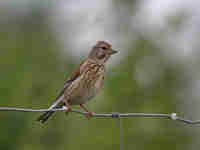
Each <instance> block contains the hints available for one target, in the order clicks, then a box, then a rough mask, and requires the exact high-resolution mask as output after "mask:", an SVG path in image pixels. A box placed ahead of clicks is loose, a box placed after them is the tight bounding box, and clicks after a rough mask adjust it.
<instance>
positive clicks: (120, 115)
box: [0, 106, 200, 125]
mask: <svg viewBox="0 0 200 150" xmlns="http://www.w3.org/2000/svg"><path fill="white" fill-rule="evenodd" d="M66 109H67V108H66V107H65V106H64V107H62V108H56V109H31V108H16V107H0V111H19V112H47V111H66ZM71 112H74V113H79V114H81V115H87V114H88V113H87V112H82V111H80V110H77V109H72V110H71ZM92 117H95V118H131V117H133V118H134V117H141V118H163V119H171V120H176V121H180V122H183V123H186V124H193V125H194V124H200V120H194V121H193V120H188V119H185V118H183V117H179V116H178V115H177V114H176V113H170V114H156V113H155V114H154V113H119V112H112V113H93V115H92Z"/></svg>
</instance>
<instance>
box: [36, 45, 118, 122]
mask: <svg viewBox="0 0 200 150" xmlns="http://www.w3.org/2000/svg"><path fill="white" fill-rule="evenodd" d="M117 52H118V51H116V50H114V49H112V45H111V44H109V43H108V42H106V41H97V42H96V44H95V45H94V46H93V47H92V49H91V51H90V53H89V55H88V57H87V58H86V59H85V60H83V61H82V63H81V64H80V65H79V67H78V68H77V69H76V70H75V71H74V72H73V73H72V74H71V76H70V77H68V78H67V80H66V81H65V82H64V88H63V89H62V90H61V92H60V93H59V94H58V96H57V97H56V99H55V102H54V103H53V104H52V105H51V106H50V107H49V110H51V109H55V108H62V107H63V106H65V107H66V112H70V111H71V105H80V107H81V108H82V109H83V110H84V111H85V112H87V118H88V119H89V118H90V117H92V115H93V113H92V112H89V111H88V109H87V108H86V107H85V106H84V104H85V103H87V102H88V101H90V100H91V99H93V98H94V97H95V96H97V95H98V94H99V92H100V91H101V89H102V88H103V85H104V79H105V76H106V67H105V65H106V63H107V61H108V60H109V58H110V57H111V55H113V54H116V53H117ZM54 113H55V112H54V111H47V112H44V113H43V114H42V115H40V116H39V117H38V118H37V121H39V122H41V123H45V122H46V121H47V120H48V119H49V118H50V117H51V116H52V115H53V114H54Z"/></svg>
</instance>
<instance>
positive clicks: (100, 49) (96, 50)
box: [89, 41, 117, 63]
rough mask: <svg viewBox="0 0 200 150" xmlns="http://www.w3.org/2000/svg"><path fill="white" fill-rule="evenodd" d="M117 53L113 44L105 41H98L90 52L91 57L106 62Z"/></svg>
mask: <svg viewBox="0 0 200 150" xmlns="http://www.w3.org/2000/svg"><path fill="white" fill-rule="evenodd" d="M115 53H117V51H116V50H113V49H112V45H111V44H109V43H107V42H105V41H98V42H97V43H96V45H95V46H94V47H93V48H92V51H91V52H90V54H89V58H90V59H93V60H95V61H97V62H99V63H105V62H106V61H107V60H108V59H109V58H110V56H111V55H113V54H115Z"/></svg>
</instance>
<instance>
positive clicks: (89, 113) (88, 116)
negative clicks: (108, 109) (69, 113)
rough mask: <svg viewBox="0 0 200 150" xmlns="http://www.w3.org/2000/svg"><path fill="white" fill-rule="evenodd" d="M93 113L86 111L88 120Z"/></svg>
mask: <svg viewBox="0 0 200 150" xmlns="http://www.w3.org/2000/svg"><path fill="white" fill-rule="evenodd" d="M93 115H94V113H93V112H87V113H86V118H87V119H88V120H89V119H90V118H91V117H92V116H93Z"/></svg>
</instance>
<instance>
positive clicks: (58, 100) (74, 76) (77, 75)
mask: <svg viewBox="0 0 200 150" xmlns="http://www.w3.org/2000/svg"><path fill="white" fill-rule="evenodd" d="M79 76H80V69H79V68H78V69H77V70H76V71H75V72H73V73H72V75H71V76H70V78H68V79H67V81H65V83H64V88H63V89H62V90H61V92H60V93H59V94H58V96H57V97H56V100H55V102H54V103H53V104H52V105H51V106H50V107H49V109H53V108H55V107H56V106H57V105H58V104H60V103H61V102H62V100H63V98H64V91H65V89H67V88H68V87H69V86H70V85H71V83H72V82H73V81H74V80H76V79H77V78H78V77H79Z"/></svg>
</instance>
